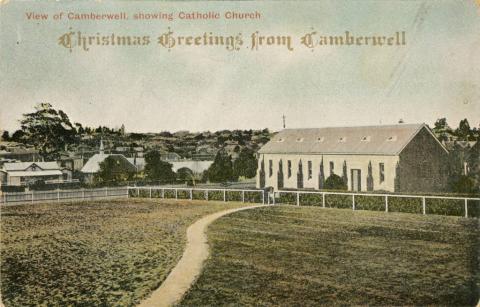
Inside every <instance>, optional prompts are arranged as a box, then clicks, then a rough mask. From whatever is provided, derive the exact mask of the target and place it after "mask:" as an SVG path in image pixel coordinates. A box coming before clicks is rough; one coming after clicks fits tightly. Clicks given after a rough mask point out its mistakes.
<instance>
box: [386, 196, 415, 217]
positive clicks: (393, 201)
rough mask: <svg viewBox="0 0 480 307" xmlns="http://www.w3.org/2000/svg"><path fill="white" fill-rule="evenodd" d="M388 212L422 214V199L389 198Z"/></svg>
mask: <svg viewBox="0 0 480 307" xmlns="http://www.w3.org/2000/svg"><path fill="white" fill-rule="evenodd" d="M388 211H390V212H405V213H422V211H423V209H422V199H421V198H408V197H394V196H393V197H388Z"/></svg>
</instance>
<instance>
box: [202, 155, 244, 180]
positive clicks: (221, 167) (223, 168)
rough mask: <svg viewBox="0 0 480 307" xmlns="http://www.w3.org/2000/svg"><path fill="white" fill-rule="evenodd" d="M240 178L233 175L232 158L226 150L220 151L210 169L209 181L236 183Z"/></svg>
mask: <svg viewBox="0 0 480 307" xmlns="http://www.w3.org/2000/svg"><path fill="white" fill-rule="evenodd" d="M237 178H238V177H237V176H236V175H235V174H234V173H233V163H232V157H230V156H229V155H228V154H227V152H226V151H225V150H223V149H222V150H220V151H218V152H217V155H216V156H215V160H214V161H213V163H212V165H210V167H209V168H208V180H210V181H211V182H227V181H235V180H236V179H237Z"/></svg>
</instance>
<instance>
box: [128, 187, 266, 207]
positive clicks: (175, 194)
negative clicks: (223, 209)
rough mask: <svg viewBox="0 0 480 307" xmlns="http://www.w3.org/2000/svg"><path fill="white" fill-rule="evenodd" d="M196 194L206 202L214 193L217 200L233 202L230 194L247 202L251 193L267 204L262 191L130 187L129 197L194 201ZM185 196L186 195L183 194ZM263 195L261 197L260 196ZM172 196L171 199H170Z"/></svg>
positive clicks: (250, 197) (259, 201)
mask: <svg viewBox="0 0 480 307" xmlns="http://www.w3.org/2000/svg"><path fill="white" fill-rule="evenodd" d="M142 192H143V193H142ZM166 192H167V193H168V192H170V193H172V194H171V195H166ZM179 192H185V193H186V197H179ZM194 192H202V193H203V197H202V198H201V199H204V200H212V199H211V197H210V196H209V195H211V193H212V192H220V195H221V197H220V199H218V198H216V199H215V200H220V201H222V200H223V201H225V202H226V201H233V199H232V198H229V197H228V193H229V192H232V193H239V196H240V197H239V199H235V201H241V202H246V201H249V200H250V199H252V195H251V193H255V194H258V196H259V197H258V198H259V199H258V203H262V204H264V203H265V191H264V190H260V189H218V188H178V187H128V195H129V197H142V196H143V197H148V198H155V197H156V198H171V199H190V200H193V199H194V196H193V195H194ZM183 195H185V194H183ZM260 195H261V196H260ZM169 196H170V197H169ZM253 198H255V197H253Z"/></svg>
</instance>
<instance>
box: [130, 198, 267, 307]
mask: <svg viewBox="0 0 480 307" xmlns="http://www.w3.org/2000/svg"><path fill="white" fill-rule="evenodd" d="M264 206H267V205H251V206H247V207H241V208H236V209H229V210H225V211H221V212H217V213H213V214H210V215H207V216H206V217H203V218H201V219H200V220H198V221H196V222H195V223H193V224H192V225H190V227H188V229H187V246H186V248H185V251H184V252H183V255H182V258H181V259H180V261H179V262H178V263H177V265H176V266H175V267H174V268H173V270H172V271H171V272H170V274H169V275H168V276H167V278H166V279H165V281H164V282H163V283H162V285H161V286H160V287H159V288H158V289H157V290H155V291H154V292H153V293H152V295H151V296H150V297H149V298H147V299H146V300H145V301H143V302H142V303H140V305H139V306H140V307H153V306H155V307H158V306H173V305H175V304H177V303H179V302H180V300H181V299H182V297H183V296H184V295H185V293H186V292H187V291H188V289H190V287H191V285H192V284H193V283H194V282H195V280H196V279H197V278H198V276H199V275H200V273H201V272H202V268H203V263H204V261H205V260H206V259H207V258H208V255H209V250H208V242H207V235H206V230H207V227H208V225H210V224H211V223H212V222H214V221H215V220H217V219H218V218H220V217H222V216H224V215H227V214H231V213H234V212H237V211H241V210H247V209H254V208H259V207H264Z"/></svg>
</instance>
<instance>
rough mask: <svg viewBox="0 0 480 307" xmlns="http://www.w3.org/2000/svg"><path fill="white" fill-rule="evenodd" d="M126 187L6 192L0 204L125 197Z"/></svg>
mask: <svg viewBox="0 0 480 307" xmlns="http://www.w3.org/2000/svg"><path fill="white" fill-rule="evenodd" d="M127 193H128V188H127V187H115V188H98V189H78V190H51V191H30V192H7V193H3V194H2V195H1V197H0V203H1V204H11V203H35V202H41V201H47V200H55V201H61V200H82V199H94V198H107V197H127V196H128V194H127Z"/></svg>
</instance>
